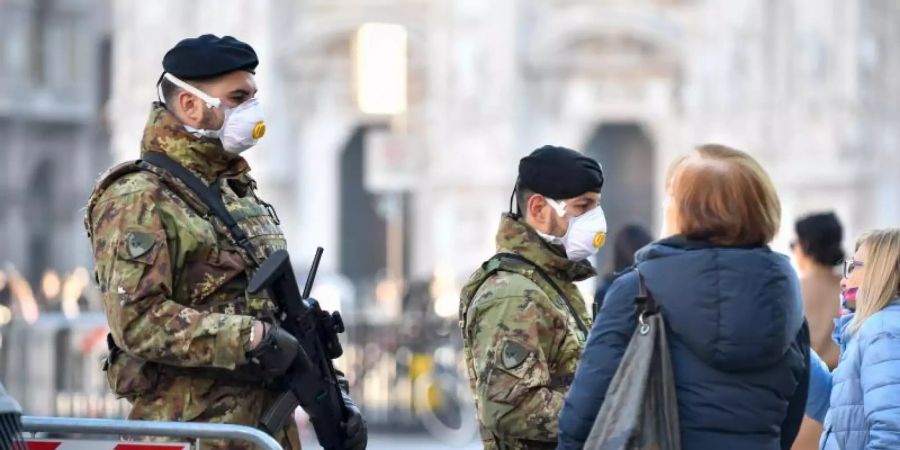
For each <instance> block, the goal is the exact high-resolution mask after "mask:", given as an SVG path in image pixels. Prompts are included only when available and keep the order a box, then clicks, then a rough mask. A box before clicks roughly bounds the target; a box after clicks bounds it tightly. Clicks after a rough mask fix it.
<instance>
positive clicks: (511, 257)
mask: <svg viewBox="0 0 900 450" xmlns="http://www.w3.org/2000/svg"><path fill="white" fill-rule="evenodd" d="M494 259H499V260H500V262H501V264H500V267H499V269H500V270H503V264H502V263H503V261H504V260H507V261H513V262H514V263H522V264H526V265H528V266H531V268H532V269H534V271H535V272H536V273H538V274H540V276H541V278H543V279H544V281H546V282H547V284H549V285H550V287H552V288H553V290H554V291H556V293H557V294H558V295H559V296H560V298H562V300H563V302H564V303H565V304H566V309H568V310H569V314H571V315H572V318H574V319H575V325H577V326H578V329H579V330H581V332H582V333H584V335H585V336H587V335H588V332H589V331H590V330H588V328H587V326H586V325H585V324H584V322H583V321H582V320H581V317H580V316H579V315H578V312H577V311H575V307H574V306H572V301H571V300H569V296H568V295H566V293H565V292H563V290H562V288H560V287H559V285H557V284H556V282H555V281H553V278H552V277H550V275H549V274H548V273H547V272H546V271H545V270H544V269H542V268H541V267H540V266H538V265H537V264H536V263H535V262H533V261H531V260H530V259H528V258H526V257H524V256H522V255H519V254H516V253H497V254H496V255H495V256H494Z"/></svg>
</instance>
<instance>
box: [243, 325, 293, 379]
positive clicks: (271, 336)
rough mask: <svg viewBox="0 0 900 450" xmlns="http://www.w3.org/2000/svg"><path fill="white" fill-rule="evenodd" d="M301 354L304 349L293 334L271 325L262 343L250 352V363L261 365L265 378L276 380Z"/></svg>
mask: <svg viewBox="0 0 900 450" xmlns="http://www.w3.org/2000/svg"><path fill="white" fill-rule="evenodd" d="M300 352H303V349H301V348H300V344H299V343H297V340H296V339H294V336H292V335H291V333H288V332H287V331H284V329H282V328H281V327H279V326H278V325H269V327H268V331H266V334H265V335H264V336H263V339H262V342H260V344H259V346H258V347H256V348H255V349H254V350H252V351H251V352H250V361H251V362H252V363H255V364H257V365H259V367H260V368H261V369H262V373H263V376H265V377H267V378H275V377H277V376H279V375H282V374H284V372H285V371H287V369H288V368H289V367H291V363H293V362H294V359H295V358H296V357H297V354H298V353H300ZM304 356H305V354H304Z"/></svg>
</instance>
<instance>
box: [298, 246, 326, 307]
mask: <svg viewBox="0 0 900 450" xmlns="http://www.w3.org/2000/svg"><path fill="white" fill-rule="evenodd" d="M323 252H325V249H323V248H322V247H318V248H316V256H314V257H313V262H312V267H310V268H309V275H308V276H307V277H306V284H305V285H304V286H303V296H302V298H303V299H304V300H306V299H308V298H309V295H310V294H311V293H312V287H313V283H315V281H316V272H318V271H319V262H320V261H322V253H323Z"/></svg>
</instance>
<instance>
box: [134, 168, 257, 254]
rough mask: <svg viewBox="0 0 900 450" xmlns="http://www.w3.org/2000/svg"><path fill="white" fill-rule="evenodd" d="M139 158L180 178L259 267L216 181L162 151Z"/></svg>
mask: <svg viewBox="0 0 900 450" xmlns="http://www.w3.org/2000/svg"><path fill="white" fill-rule="evenodd" d="M141 160H142V161H146V162H148V163H150V164H153V165H154V166H156V167H159V168H160V169H163V170H165V171H166V172H169V173H170V174H172V176H174V177H175V178H178V179H179V180H181V181H182V182H183V183H184V184H185V186H187V187H188V189H190V190H191V191H193V192H194V194H196V195H197V198H199V199H200V201H202V202H203V203H204V204H205V205H206V206H207V207H209V210H210V211H211V212H212V213H213V214H215V216H216V217H218V218H219V220H221V221H222V223H223V224H225V227H226V228H228V232H229V233H231V237H232V238H234V241H235V243H236V244H237V245H239V246H240V247H241V248H242V249H243V250H244V251H245V252H246V253H247V256H248V258H250V261H251V262H252V264H253V265H255V266H257V267H259V261H258V260H257V259H256V249H255V248H254V247H253V244H252V243H251V242H250V239H249V238H248V237H247V234H246V233H244V230H242V229H241V228H240V227H239V226H238V224H237V221H236V220H234V217H232V215H231V213H230V212H228V208H226V207H225V202H223V201H222V191H221V190H220V189H219V184H218V182H216V181H214V182H213V184H212V185H211V186H209V185H207V184H206V183H204V182H203V180H201V179H200V178H199V177H197V176H196V175H194V174H193V173H191V171H190V170H188V169H186V168H185V167H184V166H182V165H181V164H178V162H177V161H175V160H174V159H172V158H169V157H168V156H166V155H164V154H162V153H158V152H146V153H144V155H143V156H142V158H141Z"/></svg>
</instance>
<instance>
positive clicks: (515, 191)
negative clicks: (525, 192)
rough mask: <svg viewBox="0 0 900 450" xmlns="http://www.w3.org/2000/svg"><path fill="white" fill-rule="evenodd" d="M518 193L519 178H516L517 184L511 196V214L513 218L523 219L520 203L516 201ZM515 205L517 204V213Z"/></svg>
mask: <svg viewBox="0 0 900 450" xmlns="http://www.w3.org/2000/svg"><path fill="white" fill-rule="evenodd" d="M518 191H519V178H518V177H516V184H515V186H513V191H512V195H510V196H509V213H510V214H511V215H513V216H516V217H521V216H522V211H521V209H519V202H517V201H515V200H516V193H517V192H518ZM514 203H515V205H516V211H515V212H513V204H514Z"/></svg>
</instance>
